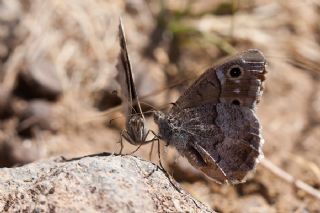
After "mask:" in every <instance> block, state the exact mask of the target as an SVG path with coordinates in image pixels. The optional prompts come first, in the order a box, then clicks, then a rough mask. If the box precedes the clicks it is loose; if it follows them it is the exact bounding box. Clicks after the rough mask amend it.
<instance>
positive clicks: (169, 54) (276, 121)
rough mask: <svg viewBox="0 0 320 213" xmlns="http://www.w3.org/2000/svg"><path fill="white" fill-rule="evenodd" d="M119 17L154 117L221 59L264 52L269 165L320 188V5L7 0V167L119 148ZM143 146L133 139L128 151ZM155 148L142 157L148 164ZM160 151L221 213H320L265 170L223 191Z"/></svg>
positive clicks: (1, 72)
mask: <svg viewBox="0 0 320 213" xmlns="http://www.w3.org/2000/svg"><path fill="white" fill-rule="evenodd" d="M119 16H121V17H122V19H123V22H124V25H125V30H126V34H127V39H128V48H129V53H130V56H131V59H132V63H133V67H134V69H133V72H134V75H135V82H136V84H137V85H136V86H137V88H138V93H139V95H140V96H141V97H142V100H143V109H144V110H145V111H150V110H152V107H151V106H150V105H152V106H153V107H155V108H157V109H162V108H166V107H169V103H170V102H173V101H175V100H176V98H177V97H178V96H179V94H180V92H181V91H183V89H184V88H186V86H187V85H188V83H190V82H191V81H192V80H195V79H196V76H198V75H199V74H201V72H202V71H204V70H205V68H207V67H209V66H211V65H212V64H213V63H214V62H215V61H216V60H217V59H219V58H221V57H223V56H226V55H229V54H233V53H235V52H238V51H241V50H244V49H248V48H258V49H260V50H261V51H263V52H264V53H265V56H266V58H267V60H268V75H267V81H266V87H265V93H264V96H263V98H262V102H261V103H260V104H259V106H258V115H259V118H260V121H261V123H262V126H263V135H264V138H265V144H264V148H263V150H264V153H265V157H266V158H267V159H269V160H270V161H271V162H273V163H274V164H275V165H277V166H278V167H280V168H281V169H282V170H284V171H286V172H288V174H290V175H291V176H293V177H294V178H295V180H301V181H304V182H305V183H307V184H308V185H310V186H311V187H313V188H314V189H320V166H319V165H320V157H319V155H320V146H319V142H320V24H319V23H320V1H317V0H307V1H298V0H293V1H266V0H246V1H236V0H234V1H231V0H230V1H209V0H199V1H192V0H181V1H173V0H163V1H149V0H145V1H143V0H128V1H121V0H116V1H108V0H69V1H59V0H46V1H41V0H34V1H31V0H26V1H18V0H0V80H1V84H0V116H1V117H0V118H1V122H0V166H1V167H11V166H17V165H22V164H26V163H28V162H32V161H35V160H39V159H45V158H50V157H52V156H59V155H64V156H66V157H73V156H81V155H85V154H92V153H96V152H102V151H110V152H117V151H118V150H119V148H120V146H119V144H118V143H117V142H118V141H119V132H120V131H121V129H122V128H123V124H124V122H123V121H124V120H123V117H122V114H121V107H119V105H120V104H121V100H120V99H119V97H118V96H117V94H116V92H115V91H118V90H119V85H117V83H116V82H115V79H114V77H115V75H116V69H115V64H116V59H117V54H118V51H119V47H118V41H117V38H116V36H117V24H118V19H119ZM146 115H149V114H148V113H147V114H146ZM147 120H148V125H149V128H151V129H155V130H156V128H155V126H154V124H153V123H152V118H151V117H150V118H149V117H148V116H147ZM110 121H111V122H110ZM134 149H135V147H133V146H130V145H128V144H127V143H126V146H125V152H126V153H129V152H131V151H133V150H134ZM150 149H151V146H150V145H146V146H144V147H142V148H141V149H140V150H139V151H138V152H136V153H135V154H136V155H139V156H142V157H143V158H145V159H148V155H149V152H150ZM162 149H163V151H162V159H163V160H164V161H165V164H166V166H167V169H168V170H169V172H170V173H171V174H172V175H173V176H174V177H175V178H176V180H178V181H179V182H180V183H181V184H182V186H183V187H184V188H185V189H186V190H187V191H189V192H190V193H191V194H192V195H193V196H194V197H195V198H196V199H198V200H201V201H202V202H204V203H205V204H207V205H208V206H210V207H211V208H212V209H214V210H216V211H218V212H320V201H319V199H318V200H317V198H315V196H312V195H309V194H308V193H307V192H305V191H304V190H301V189H299V188H297V187H295V186H294V185H293V184H291V183H289V182H288V181H284V180H283V179H282V178H280V177H279V175H275V174H274V173H273V172H271V171H270V169H268V168H266V167H265V166H261V165H259V166H258V167H257V171H256V173H255V174H254V175H253V177H252V178H251V179H249V180H248V181H247V182H246V183H244V184H241V185H236V186H230V185H223V186H221V185H218V184H216V183H214V182H212V181H210V180H208V179H206V178H205V177H203V176H202V175H201V174H199V173H198V172H197V171H196V170H194V169H193V168H191V167H190V166H189V165H188V164H187V163H186V162H185V160H184V159H182V158H181V157H179V156H178V155H177V153H176V152H175V150H173V149H171V148H165V147H162ZM153 153H156V150H154V152H153ZM152 160H153V161H154V162H157V155H156V154H154V155H153V156H152Z"/></svg>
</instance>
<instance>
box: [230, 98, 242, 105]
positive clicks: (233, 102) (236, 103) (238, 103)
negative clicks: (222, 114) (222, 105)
mask: <svg viewBox="0 0 320 213" xmlns="http://www.w3.org/2000/svg"><path fill="white" fill-rule="evenodd" d="M231 103H232V104H233V105H236V106H240V104H241V103H240V101H239V100H237V99H235V100H233V101H232V102H231Z"/></svg>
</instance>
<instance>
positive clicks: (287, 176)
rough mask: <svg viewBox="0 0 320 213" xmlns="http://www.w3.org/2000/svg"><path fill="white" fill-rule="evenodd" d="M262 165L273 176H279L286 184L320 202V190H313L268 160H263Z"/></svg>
mask: <svg viewBox="0 0 320 213" xmlns="http://www.w3.org/2000/svg"><path fill="white" fill-rule="evenodd" d="M261 165H263V166H264V167H265V168H266V169H268V170H269V171H271V172H272V173H273V174H275V175H277V176H278V177H280V178H281V179H283V180H285V181H286V182H288V183H290V184H293V185H294V186H295V187H297V188H298V189H301V190H303V191H305V192H306V193H308V194H309V195H312V196H314V197H315V198H317V199H318V200H320V191H319V190H317V189H315V188H313V187H312V186H310V185H308V184H306V183H305V182H303V181H301V180H299V179H297V178H295V177H293V176H292V175H290V174H289V173H287V172H286V171H284V170H283V169H281V168H279V167H278V166H276V165H275V164H273V163H272V162H271V161H269V160H268V159H263V160H262V161H261Z"/></svg>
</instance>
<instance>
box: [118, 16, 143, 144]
mask: <svg viewBox="0 0 320 213" xmlns="http://www.w3.org/2000/svg"><path fill="white" fill-rule="evenodd" d="M118 36H119V42H120V53H119V56H118V63H117V65H116V67H117V70H118V75H117V77H116V79H117V81H118V82H119V84H120V86H121V96H122V100H123V101H124V102H125V103H124V107H125V112H126V130H124V131H123V132H122V136H123V137H124V138H125V139H126V140H127V141H128V142H130V143H131V144H133V145H140V144H143V143H146V142H147V141H146V138H147V135H146V132H145V127H144V124H145V119H144V116H143V113H142V110H141V106H140V102H139V100H138V96H137V92H136V88H135V85H134V81H133V76H132V69H131V63H130V59H129V55H128V51H127V45H126V39H125V35H124V30H123V27H122V23H121V21H120V24H119V34H118Z"/></svg>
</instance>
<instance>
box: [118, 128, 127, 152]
mask: <svg viewBox="0 0 320 213" xmlns="http://www.w3.org/2000/svg"><path fill="white" fill-rule="evenodd" d="M125 131H126V130H122V131H121V132H120V141H119V142H118V143H120V151H119V153H118V154H119V155H122V151H123V138H124V137H125V136H124V135H125V134H126V132H125Z"/></svg>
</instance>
